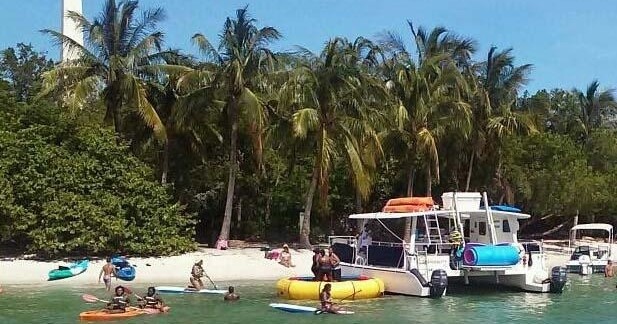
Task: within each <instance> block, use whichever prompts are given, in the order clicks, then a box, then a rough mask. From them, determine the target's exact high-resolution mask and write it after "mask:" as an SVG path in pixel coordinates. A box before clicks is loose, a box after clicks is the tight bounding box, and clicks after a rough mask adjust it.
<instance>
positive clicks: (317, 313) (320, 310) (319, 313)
mask: <svg viewBox="0 0 617 324" xmlns="http://www.w3.org/2000/svg"><path fill="white" fill-rule="evenodd" d="M360 292H362V289H360V290H358V291H355V292H354V293H353V294H351V295H349V296H347V297H345V298H342V299H339V301H338V302H336V303H332V304H340V303H341V302H343V300H345V299H347V298H350V297H353V296H355V295H356V294H357V293H360ZM323 313H325V312H324V311H323V310H322V309H318V310H316V311H315V312H314V314H315V315H321V314H323Z"/></svg>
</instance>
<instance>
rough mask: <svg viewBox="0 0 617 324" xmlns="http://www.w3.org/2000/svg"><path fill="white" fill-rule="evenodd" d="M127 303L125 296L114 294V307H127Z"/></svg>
mask: <svg viewBox="0 0 617 324" xmlns="http://www.w3.org/2000/svg"><path fill="white" fill-rule="evenodd" d="M126 304H127V301H126V297H125V296H114V297H113V299H112V300H111V305H112V306H114V308H125V307H126Z"/></svg>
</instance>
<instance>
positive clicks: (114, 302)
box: [107, 286, 131, 313]
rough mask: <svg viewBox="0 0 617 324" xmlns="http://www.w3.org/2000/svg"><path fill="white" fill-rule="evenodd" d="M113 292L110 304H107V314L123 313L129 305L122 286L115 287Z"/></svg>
mask: <svg viewBox="0 0 617 324" xmlns="http://www.w3.org/2000/svg"><path fill="white" fill-rule="evenodd" d="M114 292H115V294H114V295H113V296H112V298H111V302H109V304H107V310H108V312H109V313H124V312H125V311H126V308H127V307H129V306H130V305H131V300H130V299H129V296H128V293H127V292H126V291H125V290H124V287H122V286H118V287H116V289H115V290H114Z"/></svg>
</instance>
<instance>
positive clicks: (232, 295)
mask: <svg viewBox="0 0 617 324" xmlns="http://www.w3.org/2000/svg"><path fill="white" fill-rule="evenodd" d="M235 291H236V289H235V288H234V287H233V286H229V288H228V289H227V293H225V296H224V297H223V299H224V300H226V301H236V300H238V299H240V296H239V295H238V294H236V292H235Z"/></svg>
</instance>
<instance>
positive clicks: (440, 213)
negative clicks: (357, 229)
mask: <svg viewBox="0 0 617 324" xmlns="http://www.w3.org/2000/svg"><path fill="white" fill-rule="evenodd" d="M459 214H460V215H461V218H462V219H465V218H469V217H470V216H471V215H474V216H475V215H480V216H482V215H486V210H473V211H459ZM491 214H492V215H493V217H502V218H506V217H514V218H517V219H527V218H530V217H531V216H530V215H529V214H523V213H514V212H504V211H497V210H492V211H491ZM425 215H435V216H439V217H452V216H453V215H454V210H431V211H423V212H413V213H384V212H377V213H364V214H352V215H349V218H350V219H398V218H407V217H423V216H425ZM609 226H610V225H609ZM611 228H612V227H611Z"/></svg>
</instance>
